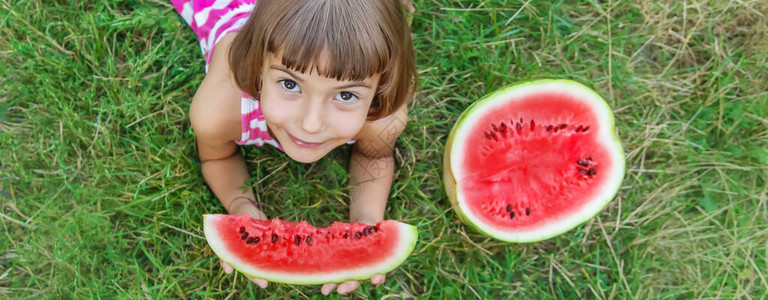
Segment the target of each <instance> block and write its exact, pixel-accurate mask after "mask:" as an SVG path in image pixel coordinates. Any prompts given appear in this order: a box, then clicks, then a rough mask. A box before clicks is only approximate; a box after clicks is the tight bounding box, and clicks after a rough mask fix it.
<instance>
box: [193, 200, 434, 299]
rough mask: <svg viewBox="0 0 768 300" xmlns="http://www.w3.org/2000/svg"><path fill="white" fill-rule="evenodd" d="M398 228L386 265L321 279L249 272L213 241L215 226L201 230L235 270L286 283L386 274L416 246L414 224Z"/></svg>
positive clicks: (318, 282)
mask: <svg viewBox="0 0 768 300" xmlns="http://www.w3.org/2000/svg"><path fill="white" fill-rule="evenodd" d="M216 216H217V215H203V223H204V224H207V223H206V221H207V220H208V219H210V218H212V217H216ZM397 223H398V228H399V230H400V232H401V233H402V237H403V238H402V239H401V241H400V243H399V244H400V246H399V247H397V249H398V251H397V253H396V254H395V255H394V257H393V258H392V259H390V261H389V262H388V263H387V264H386V265H379V266H377V267H378V268H369V269H365V268H361V269H358V270H351V271H347V272H346V273H349V274H354V275H349V276H336V275H334V274H331V273H329V274H321V275H322V276H325V278H323V279H319V280H312V279H310V280H304V278H307V277H309V276H304V277H303V275H295V274H287V273H286V274H282V275H280V276H274V274H270V273H269V272H264V273H256V272H251V271H250V270H247V269H246V268H244V267H241V265H240V264H239V263H238V262H237V261H236V259H233V258H232V256H231V255H229V254H228V253H227V250H226V249H225V247H224V246H223V245H220V244H218V243H216V242H215V239H214V236H216V235H217V234H216V233H215V232H214V230H215V228H213V227H214V226H203V232H204V233H205V237H206V241H208V245H209V246H210V247H211V249H212V250H213V252H214V253H216V255H217V256H218V257H219V259H221V260H222V261H224V262H225V263H227V264H229V265H230V266H232V268H234V269H235V270H237V271H239V272H241V273H243V274H245V275H248V276H250V277H253V278H258V279H264V280H266V281H269V282H280V283H286V284H325V283H341V282H345V281H348V280H365V279H369V278H371V277H373V276H374V275H377V274H386V273H387V272H389V271H392V270H394V269H396V268H397V267H398V266H400V265H401V264H402V263H403V262H405V260H406V259H407V258H408V256H410V254H411V252H413V249H414V247H415V246H416V241H417V240H418V235H419V233H418V230H417V228H416V227H415V226H412V225H409V224H405V223H402V222H397ZM321 275H314V276H317V277H320V276H321ZM288 277H290V279H289V280H285V278H288Z"/></svg>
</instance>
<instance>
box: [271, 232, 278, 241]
mask: <svg viewBox="0 0 768 300" xmlns="http://www.w3.org/2000/svg"><path fill="white" fill-rule="evenodd" d="M277 239H278V238H277V234H273V235H272V243H277Z"/></svg>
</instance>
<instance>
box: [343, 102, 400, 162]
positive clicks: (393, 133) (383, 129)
mask: <svg viewBox="0 0 768 300" xmlns="http://www.w3.org/2000/svg"><path fill="white" fill-rule="evenodd" d="M407 122H408V108H407V104H405V103H404V104H403V105H402V106H401V107H400V108H398V109H397V110H395V112H393V113H392V114H390V115H389V116H386V117H383V118H381V119H378V120H373V121H367V122H365V125H363V128H362V129H361V130H360V133H358V135H357V142H356V143H355V147H354V148H353V149H355V151H358V152H359V153H361V154H363V155H365V156H368V157H374V158H375V157H384V156H390V155H392V151H393V150H394V147H395V141H397V137H398V136H400V134H401V133H402V132H403V130H404V129H405V125H406V124H407Z"/></svg>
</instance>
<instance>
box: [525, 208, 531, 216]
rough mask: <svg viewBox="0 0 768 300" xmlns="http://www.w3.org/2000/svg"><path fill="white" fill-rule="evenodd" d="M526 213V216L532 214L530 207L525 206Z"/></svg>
mask: <svg viewBox="0 0 768 300" xmlns="http://www.w3.org/2000/svg"><path fill="white" fill-rule="evenodd" d="M525 215H526V216H530V215H531V208H530V207H526V208H525Z"/></svg>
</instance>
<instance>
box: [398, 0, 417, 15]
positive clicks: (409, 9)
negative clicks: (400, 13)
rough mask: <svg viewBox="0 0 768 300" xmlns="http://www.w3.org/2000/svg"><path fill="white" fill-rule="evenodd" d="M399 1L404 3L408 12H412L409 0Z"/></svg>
mask: <svg viewBox="0 0 768 300" xmlns="http://www.w3.org/2000/svg"><path fill="white" fill-rule="evenodd" d="M400 2H402V3H403V5H405V9H407V10H408V12H409V13H413V11H414V9H413V5H412V4H411V0H400Z"/></svg>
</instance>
